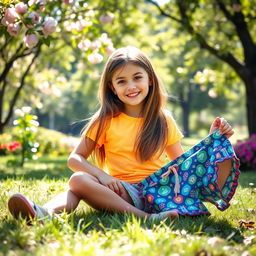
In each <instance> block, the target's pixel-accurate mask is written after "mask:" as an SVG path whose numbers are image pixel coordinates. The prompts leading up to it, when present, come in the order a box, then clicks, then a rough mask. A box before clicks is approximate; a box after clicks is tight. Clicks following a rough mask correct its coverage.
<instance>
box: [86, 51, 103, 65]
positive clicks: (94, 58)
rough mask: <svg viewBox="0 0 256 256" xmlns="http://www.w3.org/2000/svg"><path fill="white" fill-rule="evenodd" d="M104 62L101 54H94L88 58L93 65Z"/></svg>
mask: <svg viewBox="0 0 256 256" xmlns="http://www.w3.org/2000/svg"><path fill="white" fill-rule="evenodd" d="M102 60H103V56H102V55H101V54H99V53H97V52H96V53H92V54H90V55H89V56H88V61H89V62H90V63H92V64H97V63H100V62H102Z"/></svg>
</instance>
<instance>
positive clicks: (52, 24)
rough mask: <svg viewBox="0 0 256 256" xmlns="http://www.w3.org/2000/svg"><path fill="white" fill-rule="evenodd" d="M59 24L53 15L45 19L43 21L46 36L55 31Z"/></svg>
mask: <svg viewBox="0 0 256 256" xmlns="http://www.w3.org/2000/svg"><path fill="white" fill-rule="evenodd" d="M57 24H58V22H57V21H56V20H55V19H54V18H52V17H48V18H47V19H46V20H45V22H44V23H43V34H44V35H45V37H47V36H49V35H50V34H52V33H53V32H55V30H56V28H57Z"/></svg>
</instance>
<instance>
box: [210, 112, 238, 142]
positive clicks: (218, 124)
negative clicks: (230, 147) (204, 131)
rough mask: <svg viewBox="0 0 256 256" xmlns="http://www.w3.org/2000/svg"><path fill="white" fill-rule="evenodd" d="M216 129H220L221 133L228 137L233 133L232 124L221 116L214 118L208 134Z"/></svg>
mask: <svg viewBox="0 0 256 256" xmlns="http://www.w3.org/2000/svg"><path fill="white" fill-rule="evenodd" d="M217 129H219V130H220V133H221V134H225V135H226V136H227V138H230V137H231V136H232V135H233V134H234V130H233V128H232V126H231V125H230V124H229V123H228V122H227V120H225V119H224V118H222V117H221V118H220V117H217V118H215V120H214V121H213V123H212V125H211V128H210V134H212V133H213V132H214V131H216V130H217Z"/></svg>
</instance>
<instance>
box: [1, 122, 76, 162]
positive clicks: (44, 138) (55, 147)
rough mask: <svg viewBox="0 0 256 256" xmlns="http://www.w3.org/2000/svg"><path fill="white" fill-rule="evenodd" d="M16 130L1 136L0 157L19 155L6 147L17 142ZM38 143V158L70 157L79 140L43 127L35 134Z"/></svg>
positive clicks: (12, 129)
mask: <svg viewBox="0 0 256 256" xmlns="http://www.w3.org/2000/svg"><path fill="white" fill-rule="evenodd" d="M15 136H16V134H15V129H14V128H9V129H8V132H6V133H4V134H0V155H1V154H2V155H7V154H17V152H15V151H9V150H8V148H6V147H5V145H12V143H13V142H15ZM35 138H36V141H37V142H38V143H39V148H38V152H37V156H39V157H40V156H42V155H52V156H60V155H66V156H68V155H69V154H70V153H71V151H72V150H73V148H74V147H75V144H76V143H77V142H78V138H76V137H72V136H67V135H66V134H63V133H61V132H58V131H54V130H49V129H46V128H43V127H38V128H37V131H36V134H35Z"/></svg>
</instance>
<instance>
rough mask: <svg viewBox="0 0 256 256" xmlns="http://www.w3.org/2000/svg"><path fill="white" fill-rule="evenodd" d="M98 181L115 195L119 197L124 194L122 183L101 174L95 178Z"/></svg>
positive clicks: (105, 174)
mask: <svg viewBox="0 0 256 256" xmlns="http://www.w3.org/2000/svg"><path fill="white" fill-rule="evenodd" d="M97 178H98V180H99V181H100V183H101V184H102V185H104V186H105V187H108V188H109V189H111V190H112V191H114V192H115V193H116V194H118V195H119V196H121V195H122V194H124V193H125V188H124V187H123V185H122V183H121V182H120V180H118V179H116V178H114V177H112V176H110V175H108V174H107V173H104V172H103V173H102V174H101V175H100V176H99V177H97Z"/></svg>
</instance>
